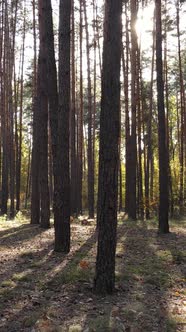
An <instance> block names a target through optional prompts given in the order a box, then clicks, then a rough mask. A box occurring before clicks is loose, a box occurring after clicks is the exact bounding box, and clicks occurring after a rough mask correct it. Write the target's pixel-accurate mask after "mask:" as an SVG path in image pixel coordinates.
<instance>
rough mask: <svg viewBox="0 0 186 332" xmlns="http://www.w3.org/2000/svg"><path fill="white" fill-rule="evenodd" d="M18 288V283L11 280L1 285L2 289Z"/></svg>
mask: <svg viewBox="0 0 186 332" xmlns="http://www.w3.org/2000/svg"><path fill="white" fill-rule="evenodd" d="M15 286H16V283H15V282H14V281H12V280H11V279H8V280H4V281H3V282H2V283H1V287H9V288H13V287H15Z"/></svg>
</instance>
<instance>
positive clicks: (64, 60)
mask: <svg viewBox="0 0 186 332" xmlns="http://www.w3.org/2000/svg"><path fill="white" fill-rule="evenodd" d="M70 14H71V1H70V0H60V20H59V114H58V151H57V191H56V201H55V209H54V219H55V224H54V225H55V251H63V252H65V253H68V252H69V251H70V174H69V173H70V171H69V117H70V109H69V108H70Z"/></svg>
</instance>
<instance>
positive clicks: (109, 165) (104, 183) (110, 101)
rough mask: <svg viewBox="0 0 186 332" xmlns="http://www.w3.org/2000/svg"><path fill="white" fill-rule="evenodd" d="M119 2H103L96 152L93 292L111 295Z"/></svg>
mask: <svg viewBox="0 0 186 332" xmlns="http://www.w3.org/2000/svg"><path fill="white" fill-rule="evenodd" d="M121 13H122V0H106V2H105V24H104V45H103V67H102V68H103V69H102V97H101V116H100V152H99V210H100V211H99V214H98V218H99V220H98V225H99V229H98V252H97V260H96V276H95V283H94V289H95V291H96V292H97V293H112V292H113V290H114V283H115V251H116V230H117V198H118V167H119V145H118V143H119V137H120V62H121V41H122V23H121Z"/></svg>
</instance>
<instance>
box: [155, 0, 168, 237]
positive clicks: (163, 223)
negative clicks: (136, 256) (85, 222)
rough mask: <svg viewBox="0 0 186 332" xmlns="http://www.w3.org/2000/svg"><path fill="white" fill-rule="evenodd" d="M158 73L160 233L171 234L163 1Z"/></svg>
mask: <svg viewBox="0 0 186 332" xmlns="http://www.w3.org/2000/svg"><path fill="white" fill-rule="evenodd" d="M155 10H156V71H157V102H158V139H159V145H158V148H159V149H158V150H159V233H163V234H164V233H168V232H169V223H168V212H169V198H168V196H169V194H168V151H167V144H166V124H165V106H164V82H163V63H162V22H161V0H156V7H155Z"/></svg>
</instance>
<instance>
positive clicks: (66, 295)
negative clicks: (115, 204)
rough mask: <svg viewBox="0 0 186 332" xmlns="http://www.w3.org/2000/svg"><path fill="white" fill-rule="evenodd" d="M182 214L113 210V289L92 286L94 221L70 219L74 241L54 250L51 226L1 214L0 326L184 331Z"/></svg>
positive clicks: (60, 331)
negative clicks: (167, 223)
mask: <svg viewBox="0 0 186 332" xmlns="http://www.w3.org/2000/svg"><path fill="white" fill-rule="evenodd" d="M185 226H186V222H184V221H178V222H177V223H176V222H172V223H171V233H170V234H168V235H164V236H157V223H155V222H150V223H148V222H147V223H145V222H140V221H139V222H132V221H128V220H123V218H122V217H120V218H119V224H118V245H117V254H116V291H115V293H114V295H112V296H105V297H103V296H97V295H95V294H94V293H93V292H92V284H93V278H94V270H95V260H96V235H95V225H91V226H87V225H81V224H80V222H77V221H74V222H72V225H71V229H72V249H71V252H70V253H69V254H68V255H67V256H65V255H63V254H60V253H55V252H54V251H53V241H54V230H53V227H52V228H51V229H49V230H42V229H41V228H39V227H38V226H31V225H29V223H28V219H27V220H26V219H24V217H23V216H21V217H20V218H19V217H18V218H17V219H16V220H15V221H6V220H5V219H3V218H2V219H0V331H1V332H21V331H25V332H27V331H31V332H65V331H69V332H80V331H84V332H93V331H96V332H99V331H102V332H107V331H110V332H114V331H115V332H117V331H118V332H119V331H126V332H142V331H143V332H174V331H186V287H185V286H186V227H185Z"/></svg>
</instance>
